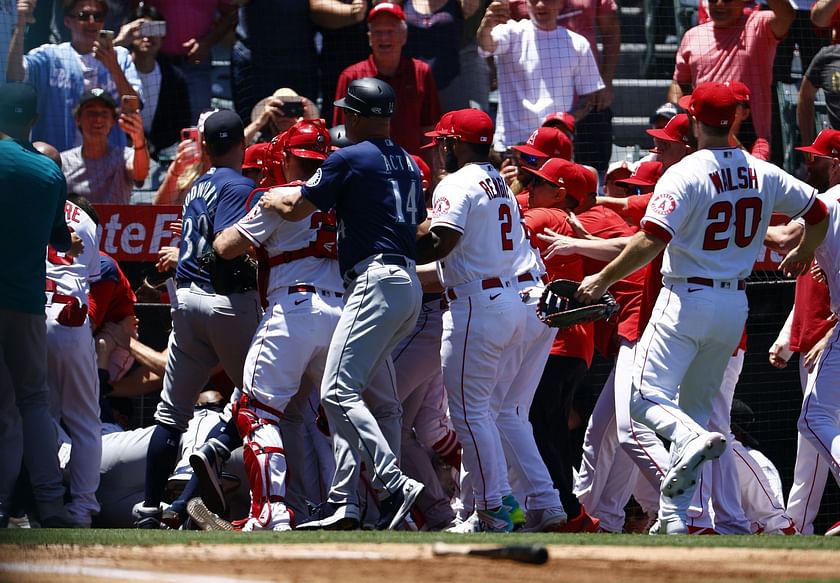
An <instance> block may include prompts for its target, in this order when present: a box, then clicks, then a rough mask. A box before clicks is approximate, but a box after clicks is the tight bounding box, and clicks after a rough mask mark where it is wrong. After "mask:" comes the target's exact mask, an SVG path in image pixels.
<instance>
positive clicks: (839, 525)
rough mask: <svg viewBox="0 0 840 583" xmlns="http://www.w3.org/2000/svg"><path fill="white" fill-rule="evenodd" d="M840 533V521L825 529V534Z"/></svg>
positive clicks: (834, 534) (833, 534) (835, 534)
mask: <svg viewBox="0 0 840 583" xmlns="http://www.w3.org/2000/svg"><path fill="white" fill-rule="evenodd" d="M838 534H840V521H838V522H835V523H834V526H832V527H831V528H829V529H828V530H827V531H825V536H837V535H838Z"/></svg>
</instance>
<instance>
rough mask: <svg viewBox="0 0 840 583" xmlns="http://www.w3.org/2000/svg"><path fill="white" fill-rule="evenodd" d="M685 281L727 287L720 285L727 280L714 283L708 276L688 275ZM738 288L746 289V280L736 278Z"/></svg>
mask: <svg viewBox="0 0 840 583" xmlns="http://www.w3.org/2000/svg"><path fill="white" fill-rule="evenodd" d="M685 282H686V283H693V284H695V285H704V286H706V287H721V288H727V287H728V286H724V285H722V284H723V283H728V282H718V284H717V285H716V284H715V280H713V279H709V278H708V277H688V278H686V280H685ZM738 289H739V290H745V289H747V282H746V280H744V279H739V280H738Z"/></svg>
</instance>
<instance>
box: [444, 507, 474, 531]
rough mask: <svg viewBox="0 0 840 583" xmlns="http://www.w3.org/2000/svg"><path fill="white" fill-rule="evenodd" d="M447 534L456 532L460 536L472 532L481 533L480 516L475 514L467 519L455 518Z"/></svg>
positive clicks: (446, 529)
mask: <svg viewBox="0 0 840 583" xmlns="http://www.w3.org/2000/svg"><path fill="white" fill-rule="evenodd" d="M444 530H445V532H454V533H458V534H465V533H470V532H481V523H480V522H479V521H478V514H476V513H475V512H473V513H472V514H470V515H469V516H468V517H467V518H465V519H461V518H455V520H453V521H452V522H451V523H450V524H449V526H448V527H447V528H445V529H444Z"/></svg>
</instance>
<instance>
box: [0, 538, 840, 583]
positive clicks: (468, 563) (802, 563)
mask: <svg viewBox="0 0 840 583" xmlns="http://www.w3.org/2000/svg"><path fill="white" fill-rule="evenodd" d="M472 546H473V547H475V546H478V545H472ZM463 547H464V548H466V545H464V546H463ZM548 551H549V561H548V563H546V564H545V565H541V566H533V565H523V564H519V563H514V562H511V561H497V560H492V559H487V558H479V557H465V556H446V557H439V556H434V555H433V553H432V545H429V544H418V545H411V544H317V545H309V544H294V545H255V546H246V545H203V544H190V545H165V546H145V547H139V546H122V547H121V546H101V545H90V546H75V545H49V546H23V545H21V546H17V545H3V546H0V581H3V582H5V581H14V582H15V583H29V582H35V581H66V582H70V583H76V582H83V581H84V582H90V581H97V582H99V581H119V582H121V583H123V582H125V581H155V582H157V583H166V582H169V581H179V582H187V583H193V582H195V583H198V582H203V583H232V582H235V581H240V582H242V581H247V582H257V581H275V582H283V583H327V582H331V581H340V582H341V583H401V582H417V581H441V582H444V581H445V582H449V581H453V580H457V581H458V583H487V582H496V581H498V582H504V583H511V582H516V581H525V582H527V583H543V582H546V583H548V582H551V583H557V581H580V582H589V581H592V582H596V581H598V582H612V581H629V582H636V581H638V582H639V583H642V582H644V583H650V582H651V581H678V582H694V581H702V582H706V581H709V582H711V581H727V582H740V581H750V582H756V581H791V580H806V579H807V580H812V581H816V580H820V581H831V580H835V581H836V580H838V568H837V565H838V553H836V552H832V551H818V550H793V549H791V550H778V549H777V550H769V549H732V548H673V547H629V546H626V547H625V546H549V547H548Z"/></svg>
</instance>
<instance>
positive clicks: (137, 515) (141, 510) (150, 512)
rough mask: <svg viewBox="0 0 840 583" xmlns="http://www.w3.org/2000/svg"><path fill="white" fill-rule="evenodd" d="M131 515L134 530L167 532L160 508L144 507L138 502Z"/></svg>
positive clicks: (167, 528)
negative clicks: (161, 530) (160, 530)
mask: <svg viewBox="0 0 840 583" xmlns="http://www.w3.org/2000/svg"><path fill="white" fill-rule="evenodd" d="M131 514H132V516H133V517H134V528H142V529H150V530H156V529H163V530H169V527H168V526H167V525H166V524H164V523H163V510H161V508H160V506H144V505H143V502H138V503H137V504H135V505H134V508H132V510H131Z"/></svg>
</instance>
